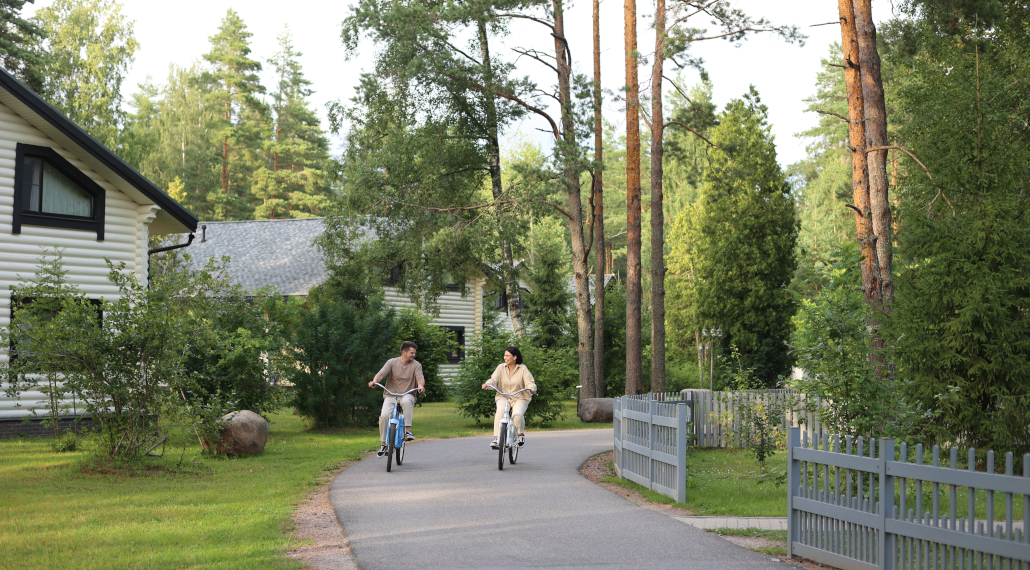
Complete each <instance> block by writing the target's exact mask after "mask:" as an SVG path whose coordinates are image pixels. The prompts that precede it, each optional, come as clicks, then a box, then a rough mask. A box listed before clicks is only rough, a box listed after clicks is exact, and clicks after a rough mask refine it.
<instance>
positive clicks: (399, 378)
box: [379, 356, 426, 398]
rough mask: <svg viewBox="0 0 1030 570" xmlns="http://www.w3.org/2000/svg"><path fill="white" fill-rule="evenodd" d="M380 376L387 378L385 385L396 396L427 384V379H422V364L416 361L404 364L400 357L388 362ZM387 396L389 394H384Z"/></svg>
mask: <svg viewBox="0 0 1030 570" xmlns="http://www.w3.org/2000/svg"><path fill="white" fill-rule="evenodd" d="M379 374H380V375H381V376H386V377H387V380H386V382H384V383H383V385H384V386H386V389H387V390H389V391H391V392H393V393H395V394H403V393H405V392H407V391H408V390H414V389H415V388H418V387H419V386H421V385H425V383H426V379H425V378H423V377H422V364H420V363H419V361H417V360H414V359H413V360H412V361H411V362H409V363H407V364H404V361H403V360H401V358H400V357H399V356H398V357H397V358H391V359H390V360H387V361H386V364H384V365H383V369H382V370H380V371H379ZM386 396H389V394H387V393H386V392H383V397H384V398H385V397H386Z"/></svg>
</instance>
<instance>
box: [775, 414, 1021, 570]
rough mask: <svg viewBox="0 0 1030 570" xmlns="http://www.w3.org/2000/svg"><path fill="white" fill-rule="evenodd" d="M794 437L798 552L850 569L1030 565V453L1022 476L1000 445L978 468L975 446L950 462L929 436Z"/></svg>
mask: <svg viewBox="0 0 1030 570" xmlns="http://www.w3.org/2000/svg"><path fill="white" fill-rule="evenodd" d="M787 439H788V452H789V457H788V468H787V482H788V487H789V493H788V515H789V517H788V519H787V520H788V523H787V525H788V526H787V535H788V549H789V550H788V551H789V553H790V555H791V556H802V557H804V558H808V559H811V560H814V561H816V562H821V563H825V564H830V565H833V566H835V567H837V568H842V569H844V570H852V569H861V570H874V569H876V570H915V569H919V570H936V569H943V568H949V569H963V570H972V569H976V570H982V569H987V568H991V569H1008V570H1014V569H1016V570H1027V569H1030V533H1028V532H1027V530H1028V529H1027V526H1026V522H1027V517H1028V516H1030V454H1027V455H1024V456H1023V470H1022V471H1023V475H1022V476H1016V475H1014V474H1013V456H1012V454H1011V453H1007V454H1006V455H1005V466H1004V469H1005V473H1004V474H999V473H996V472H995V471H996V470H995V468H994V467H995V466H994V459H995V458H994V452H988V453H987V454H986V465H984V467H985V470H983V471H978V470H977V456H976V453H975V451H974V450H973V449H969V450H967V454H966V466H965V467H964V468H960V466H959V462H958V456H959V454H958V449H957V448H951V450H950V453H949V457H948V461H947V463H948V465H947V466H944V465H941V457H940V450H939V449H938V447H937V446H934V447H933V448H932V452H931V457H930V464H929V465H926V464H924V457H923V446H922V445H917V446H915V448H914V449H912V448H910V447H909V446H908V445H907V444H906V443H902V444H901V445H900V446H896V445H895V442H894V440H893V439H888V438H882V439H879V440H869V441H866V440H863V439H862V438H857V439H852V438H851V437H847V438H844V439H843V440H842V439H841V438H840V437H839V436H833V437H831V436H830V435H829V434H823V435H822V436H821V437H817V438H815V439H814V440H811V439H809V438H808V437H805V436H804V435H803V434H802V432H801V430H800V429H798V428H791V429H790V430H789V432H788V437H787ZM842 446H843V447H842ZM910 452H914V453H911V454H910ZM981 457H982V456H981ZM942 486H943V488H942ZM996 494H998V497H997V498H996ZM997 499H1000V500H1001V503H1002V505H1001V507H1000V508H1001V509H1003V510H1004V515H1002V513H1001V512H997V513H996V512H995V503H996V501H997ZM1020 499H1021V501H1020ZM1020 502H1021V503H1022V505H1021V506H1022V513H1021V516H1022V518H1021V519H1020V518H1019V517H1017V513H1016V512H1015V508H1016V507H1019V506H1020ZM913 503H914V504H913ZM961 503H965V504H964V506H963V505H961ZM996 515H997V516H996Z"/></svg>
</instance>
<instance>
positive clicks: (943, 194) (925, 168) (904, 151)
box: [865, 145, 958, 216]
mask: <svg viewBox="0 0 1030 570" xmlns="http://www.w3.org/2000/svg"><path fill="white" fill-rule="evenodd" d="M879 150H900V151H901V152H903V153H905V154H907V155H908V156H909V157H910V158H911V159H912V160H914V161H916V164H918V165H919V166H920V167H921V168H922V169H923V172H925V173H926V177H927V178H929V179H930V183H931V184H933V185H934V187H935V188H937V195H936V196H934V197H933V200H930V203H929V204H928V205H927V206H926V215H927V216H929V215H930V211H931V210H933V204H934V202H936V201H937V198H940V197H941V196H943V197H944V201H945V202H947V203H948V205H949V206H951V215H952V216H956V215H958V213H957V212H956V211H955V205H954V204H952V203H951V200H949V199H948V195H947V194H945V193H944V191H943V190H942V189H941V187H940V186H937V183H936V182H934V180H933V176H931V175H930V169H929V168H927V167H926V165H925V164H923V163H922V162H921V161H920V160H919V159H918V158H916V155H914V154H912V153H911V152H909V151H908V150H907V149H905V148H904V147H900V146H897V145H889V146H874V147H871V148H867V149H865V151H866V153H870V152H875V151H879Z"/></svg>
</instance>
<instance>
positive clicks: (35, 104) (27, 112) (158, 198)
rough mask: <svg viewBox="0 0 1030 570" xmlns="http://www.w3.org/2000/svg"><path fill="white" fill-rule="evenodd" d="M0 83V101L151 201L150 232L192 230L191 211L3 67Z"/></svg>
mask: <svg viewBox="0 0 1030 570" xmlns="http://www.w3.org/2000/svg"><path fill="white" fill-rule="evenodd" d="M0 86H2V87H3V89H2V90H0V103H3V104H4V105H6V106H7V107H9V108H10V109H11V110H12V111H14V112H15V113H17V114H18V115H19V116H21V117H22V118H23V119H25V120H26V121H28V122H29V124H31V125H32V126H33V127H35V128H37V129H39V130H40V131H41V132H42V133H43V134H45V135H46V136H48V137H50V138H51V139H53V140H54V141H56V142H57V143H58V144H60V145H61V146H62V147H64V149H65V150H67V151H68V152H70V153H72V154H74V155H75V157H76V158H77V159H79V160H81V161H82V162H83V163H85V164H86V165H87V166H89V167H90V168H91V169H93V170H94V171H96V172H97V173H99V174H100V175H101V176H103V177H104V178H105V179H106V180H107V181H108V182H110V183H111V184H112V185H114V186H115V188H117V189H118V190H119V191H121V192H123V193H124V194H125V195H127V196H129V197H130V198H132V199H133V200H134V201H136V202H137V203H141V204H142V203H148V202H152V203H154V204H156V205H157V206H158V207H160V208H161V210H160V211H159V212H158V213H157V218H156V219H154V221H153V222H152V223H151V224H150V229H149V233H150V234H151V235H161V234H171V233H192V232H194V231H196V229H197V223H198V220H197V217H196V216H195V215H193V213H192V212H190V211H189V210H187V209H186V208H184V207H183V206H182V205H181V204H179V203H178V202H176V201H175V200H173V199H172V198H171V197H170V196H168V195H167V194H165V193H164V192H163V191H162V190H161V189H160V188H158V187H157V186H155V185H154V183H153V182H151V181H149V180H147V179H146V178H144V177H143V175H142V174H140V173H139V172H136V170H135V169H134V168H132V167H131V166H129V165H128V164H126V162H125V161H124V160H122V159H121V158H120V157H119V156H118V155H116V154H115V153H114V152H112V151H111V150H110V149H108V148H107V147H105V146H104V145H102V144H100V142H99V141H97V140H96V139H95V138H93V137H92V136H90V135H89V133H87V132H86V131H84V130H82V128H81V127H79V126H78V125H76V124H75V123H73V122H72V121H71V120H70V119H69V118H68V117H65V116H64V115H63V114H62V113H61V112H60V111H58V110H57V109H55V108H54V107H53V106H52V105H50V104H49V103H47V102H46V101H44V100H43V99H42V98H41V97H40V96H39V95H37V94H36V93H35V92H33V91H32V90H31V89H29V88H28V87H26V86H25V84H24V83H22V82H21V81H18V79H16V78H15V77H14V76H13V75H11V74H10V73H8V72H7V71H6V70H4V69H0Z"/></svg>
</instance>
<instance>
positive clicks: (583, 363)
mask: <svg viewBox="0 0 1030 570" xmlns="http://www.w3.org/2000/svg"><path fill="white" fill-rule="evenodd" d="M552 6H553V8H554V57H555V62H556V63H557V64H558V65H557V67H558V100H559V103H560V104H561V131H562V132H561V134H562V140H560V141H558V144H559V146H563V147H564V148H562V149H561V156H562V160H563V162H564V164H563V165H562V168H563V169H564V170H565V172H564V175H565V191H566V193H567V196H568V204H567V206H568V218H569V233H570V236H571V240H570V241H571V242H572V244H571V245H572V272H573V278H574V280H575V283H576V325H577V327H576V328H577V333H578V334H577V336H578V339H577V352H578V354H579V383H580V385H581V386H590V385H592V383H593V380H592V376H593V372H594V356H593V338H592V337H593V335H592V334H591V333H592V330H591V322H590V284H589V281H587V280H588V279H589V276H588V273H587V255H588V253H587V247H586V242H585V240H584V239H583V237H584V236H583V201H582V198H581V197H580V191H581V189H580V181H579V175H580V171H581V167H580V164H579V162H578V152H576V149H577V146H578V144H579V143H578V142H577V141H576V124H575V121H574V120H573V117H572V62H571V61H570V56H569V44H568V41H567V40H566V39H565V15H564V12H563V9H564V8H563V6H562V0H552Z"/></svg>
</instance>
